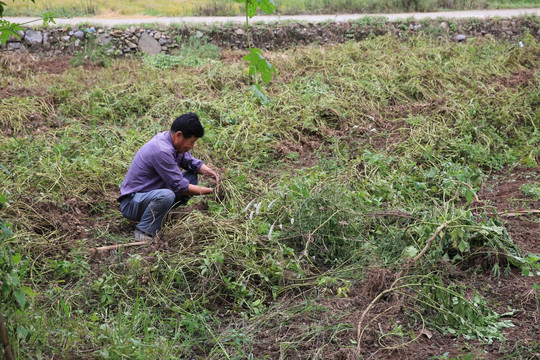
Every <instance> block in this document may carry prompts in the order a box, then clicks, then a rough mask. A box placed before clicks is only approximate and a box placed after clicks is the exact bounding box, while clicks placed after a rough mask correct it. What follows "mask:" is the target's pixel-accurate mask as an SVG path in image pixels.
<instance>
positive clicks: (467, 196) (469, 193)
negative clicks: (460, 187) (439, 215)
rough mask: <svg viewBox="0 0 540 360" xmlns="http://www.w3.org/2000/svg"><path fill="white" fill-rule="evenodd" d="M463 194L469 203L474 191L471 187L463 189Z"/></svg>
mask: <svg viewBox="0 0 540 360" xmlns="http://www.w3.org/2000/svg"><path fill="white" fill-rule="evenodd" d="M464 196H465V199H466V200H467V202H468V203H470V202H471V201H473V199H474V192H473V191H472V190H471V189H467V190H465V193H464Z"/></svg>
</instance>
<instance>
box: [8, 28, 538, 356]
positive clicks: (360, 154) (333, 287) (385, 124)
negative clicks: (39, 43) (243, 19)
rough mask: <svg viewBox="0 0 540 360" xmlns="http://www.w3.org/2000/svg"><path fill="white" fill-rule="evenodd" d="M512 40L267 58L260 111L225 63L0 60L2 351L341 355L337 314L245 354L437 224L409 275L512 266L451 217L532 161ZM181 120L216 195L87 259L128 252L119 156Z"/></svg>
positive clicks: (520, 67) (493, 228) (387, 42)
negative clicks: (40, 65)
mask: <svg viewBox="0 0 540 360" xmlns="http://www.w3.org/2000/svg"><path fill="white" fill-rule="evenodd" d="M523 41H524V42H525V46H524V47H519V46H517V45H516V44H513V43H509V42H506V41H498V40H493V39H471V40H470V41H468V42H467V43H464V44H456V43H451V42H446V41H440V40H434V39H432V38H429V37H425V36H415V37H412V38H410V39H408V40H400V39H398V38H395V37H392V36H384V37H379V38H374V39H369V40H366V41H363V42H360V43H354V42H349V43H346V44H343V45H334V46H328V47H316V46H309V47H303V48H297V49H294V50H289V51H284V52H276V53H271V54H268V57H269V59H270V61H271V62H272V63H273V64H274V65H275V66H276V67H277V68H278V69H279V78H278V80H277V81H275V82H273V83H272V84H271V85H269V86H268V87H267V88H266V89H265V91H266V93H267V96H268V98H269V100H270V102H269V104H268V105H266V106H261V105H259V104H258V103H257V102H256V101H255V100H254V98H253V97H252V93H251V91H250V85H251V79H250V78H249V76H248V75H246V72H245V71H244V69H245V67H246V64H245V63H243V62H242V61H241V60H238V61H231V60H230V59H229V60H227V61H224V60H220V59H214V60H213V61H206V60H207V59H206V58H205V59H201V61H192V62H191V61H187V62H177V63H175V62H171V64H172V65H171V66H166V67H161V66H155V65H156V64H154V63H152V62H148V61H146V62H143V61H140V60H138V59H114V60H111V61H110V66H108V67H92V68H90V69H84V70H83V68H81V67H69V68H68V69H67V70H66V71H65V72H64V73H63V74H48V73H46V72H34V71H33V70H32V63H31V62H25V63H23V64H22V65H21V66H23V69H19V67H18V66H19V59H17V58H16V57H10V56H7V55H2V56H3V57H4V59H3V60H4V62H3V63H5V64H6V66H4V67H2V69H1V70H0V71H1V77H2V79H3V80H2V81H3V82H4V83H5V84H6V86H7V87H9V88H10V89H12V90H15V89H20V88H23V87H24V88H25V89H26V90H27V91H26V92H25V94H24V95H21V96H19V95H14V96H10V97H9V98H4V99H2V100H1V102H0V119H1V121H2V124H1V125H2V126H1V127H0V132H1V136H0V164H1V165H3V166H4V167H6V168H7V169H8V170H9V173H8V172H3V171H0V182H1V184H2V185H1V187H0V192H1V193H3V194H5V196H6V197H7V198H8V205H9V206H7V207H5V208H4V209H2V212H3V213H2V217H3V218H4V219H5V220H6V221H7V222H8V223H9V224H10V225H11V227H12V229H13V233H14V235H13V237H12V238H11V239H10V240H9V241H8V243H7V244H4V245H9V246H10V247H12V248H13V249H14V250H15V251H16V252H18V253H20V254H21V258H22V260H21V262H20V266H19V273H20V275H21V278H24V279H26V280H25V285H26V286H27V287H28V288H29V289H30V290H31V291H28V294H27V295H28V298H29V301H31V303H32V306H31V307H30V308H29V310H28V311H27V312H26V313H20V314H16V315H15V316H14V317H12V318H11V319H10V320H9V324H8V325H9V327H10V328H12V329H16V328H17V326H23V327H24V328H25V329H27V330H28V334H27V335H24V332H20V333H17V334H18V335H17V334H15V335H13V336H14V337H17V336H18V341H15V342H13V343H14V344H15V348H16V349H15V350H16V351H17V352H18V353H19V354H20V356H21V357H22V358H24V357H29V356H33V355H35V354H40V356H42V357H44V358H52V357H53V356H54V357H63V358H74V357H83V358H84V357H89V356H90V357H93V358H103V359H119V358H139V357H143V358H146V359H154V358H155V359H158V358H170V359H175V358H177V359H181V358H214V359H223V358H249V357H257V358H264V356H265V355H269V356H270V357H272V358H277V357H279V356H282V357H287V356H295V355H294V354H296V355H297V356H299V357H301V358H306V357H317V356H322V355H321V354H325V352H326V351H332V350H334V351H336V350H337V349H340V348H342V347H347V346H348V347H350V346H351V344H353V343H354V341H356V340H355V339H356V337H355V335H354V333H352V331H351V329H353V328H354V326H355V324H351V323H350V322H348V321H347V320H346V318H345V315H346V314H343V316H344V317H340V316H335V314H333V315H328V317H327V318H325V319H326V320H325V321H324V322H323V323H321V325H320V326H318V327H311V328H303V330H302V332H294V333H291V334H290V336H288V337H287V336H282V337H278V340H277V342H278V343H277V346H278V347H279V350H275V351H277V352H270V353H265V351H266V350H262V349H261V347H260V346H259V345H260V344H259V341H258V340H259V339H260V338H261V337H262V336H264V334H265V332H264V331H265V330H268V329H273V328H276V326H274V325H273V324H276V323H280V322H285V323H288V322H290V321H293V320H294V318H295V317H297V316H299V315H300V314H308V315H306V316H311V315H313V316H315V315H317V316H322V315H320V314H325V313H326V312H328V311H329V310H328V309H326V308H324V307H323V306H321V305H316V301H317V299H318V298H319V297H322V296H329V297H330V298H332V297H336V296H346V295H347V294H348V293H349V292H350V284H353V283H356V282H358V281H359V280H361V279H363V278H364V277H366V276H367V273H368V269H369V268H372V267H380V268H387V269H390V271H392V270H394V271H396V272H397V271H399V269H400V268H401V267H402V266H404V265H405V264H406V263H407V262H408V261H409V259H410V257H411V254H412V255H413V256H414V254H418V253H419V251H420V250H421V249H422V248H424V246H425V245H426V243H427V242H428V239H429V238H430V237H431V235H432V234H433V232H434V231H435V229H436V228H437V226H439V225H440V224H442V223H447V224H448V231H446V232H444V234H441V236H440V237H438V238H437V241H436V245H434V246H432V247H431V248H430V249H429V251H428V252H427V253H426V255H425V257H423V258H422V259H421V264H423V265H424V266H425V267H420V266H419V268H418V269H416V270H415V271H417V272H418V274H419V276H428V273H429V272H430V270H428V269H430V268H431V267H432V266H435V264H436V263H437V261H438V260H440V259H446V261H448V262H451V263H452V262H453V263H455V264H459V263H460V262H461V261H462V259H463V258H466V257H467V256H469V255H470V254H471V252H472V251H473V250H474V249H475V248H478V247H482V248H489V249H492V251H493V252H494V253H495V254H504V255H505V256H507V257H513V258H516V259H517V258H518V257H519V256H520V255H521V251H520V249H519V248H518V247H517V246H516V245H515V244H514V243H513V242H512V240H511V239H510V237H509V236H508V233H507V232H506V230H505V228H504V227H503V226H502V225H501V223H500V222H499V221H498V220H497V218H496V217H495V218H493V217H488V216H487V214H488V213H489V212H490V208H480V209H475V211H472V209H471V208H470V204H469V202H470V200H471V199H470V197H471V196H472V195H471V194H474V192H476V191H478V189H480V187H481V186H482V183H483V181H484V179H485V178H486V176H488V175H489V174H490V172H491V171H493V170H495V169H500V168H501V167H503V166H505V165H512V164H516V163H518V164H523V165H532V166H537V163H538V161H539V160H540V158H539V156H540V154H539V150H538V149H539V148H540V147H539V142H540V134H539V133H538V127H539V125H540V124H539V123H538V116H537V106H536V104H537V102H538V100H537V99H538V93H539V84H540V82H539V80H540V78H539V73H538V71H537V69H536V68H535V66H536V65H535V64H536V63H537V58H538V54H539V52H540V48H539V45H538V43H537V42H535V41H534V39H532V38H530V37H528V38H526V39H523ZM189 53H190V52H189V51H188V50H186V49H185V50H184V52H183V53H182V54H183V55H182V56H184V57H186V56H188V54H189ZM204 54H207V53H206V52H200V56H203V57H204V56H207V55H204ZM240 58H241V57H240V56H239V57H238V59H240ZM107 63H108V62H105V63H103V64H107ZM200 64H203V65H202V66H199V65H200ZM524 75H525V76H524ZM520 76H521V77H520ZM508 78H516V79H517V78H520V79H522V80H521V81H519V82H517V85H516V86H514V87H507V86H505V85H504V84H505V83H506V82H505V81H504V80H505V79H508ZM513 83H515V82H513ZM44 89H45V90H44ZM43 91H45V94H44V93H43ZM187 111H195V112H197V113H198V114H199V115H200V116H201V118H202V121H203V123H204V125H205V128H206V135H205V137H204V138H202V139H201V141H200V142H199V143H198V145H197V147H196V148H195V150H194V153H195V154H194V155H195V156H197V157H200V158H202V159H204V160H206V161H208V162H209V163H210V164H212V165H215V166H217V167H219V168H221V173H222V175H223V192H222V194H221V196H220V197H218V198H206V199H204V200H201V199H197V200H195V202H196V203H198V202H199V201H202V202H201V203H199V204H198V206H199V208H201V209H202V210H200V211H199V210H192V211H190V212H188V213H183V212H180V213H176V214H171V216H170V219H169V221H168V222H167V224H166V226H165V228H164V230H163V233H162V239H163V242H161V243H157V244H154V245H152V246H151V247H149V248H142V249H137V250H134V249H130V250H127V249H126V250H120V251H118V252H111V253H109V254H106V255H104V256H103V257H100V258H94V257H90V256H89V255H88V249H89V248H90V247H94V246H98V245H106V244H116V243H125V242H129V241H130V240H131V236H132V230H133V225H132V224H130V223H129V222H127V221H126V220H124V219H123V218H122V216H121V215H120V213H119V211H118V206H117V204H116V202H115V198H116V196H118V186H119V184H120V183H121V181H122V179H123V176H124V174H125V172H126V171H127V167H128V166H129V162H130V161H131V158H132V156H133V154H134V153H135V152H136V151H137V149H138V148H139V147H140V146H141V145H142V144H143V143H144V142H145V141H147V140H148V139H149V138H150V137H151V136H153V134H155V133H156V132H158V131H162V130H165V129H167V128H168V126H169V125H170V121H171V120H172V119H173V118H174V117H176V116H177V115H178V114H181V113H183V112H187ZM203 181H204V179H203ZM501 256H502V255H501ZM497 266H500V267H504V266H505V264H504V262H502V261H501V262H500V265H499V263H498V262H497ZM430 281H432V283H433V284H435V285H436V284H439V282H438V281H439V280H437V278H436V279H432V278H431V280H430ZM441 281H442V280H441ZM435 285H434V286H435ZM452 291H453V290H452ZM298 294H302V298H296V296H297V295H298ZM443 295H444V294H438V295H437V296H432V297H426V299H427V300H426V303H427V302H429V304H430V306H432V305H433V304H436V302H437V301H439V300H438V299H439V297H443ZM426 296H427V295H426ZM460 296H461V295H460ZM291 299H294V301H291ZM433 306H435V305H433ZM464 306H465V305H464ZM482 306H484V305H482ZM417 311H421V310H417ZM422 311H425V313H423V314H424V316H426V317H427V316H430V314H429V311H428V310H425V309H424V310H422ZM454 311H457V310H454ZM433 321H437V318H434V320H433ZM467 324H468V326H469V325H470V324H469V323H467ZM323 325H324V326H323ZM481 325H482V324H480V325H478V324H477V325H475V326H481ZM488 325H489V324H488ZM299 326H300V325H299ZM482 326H483V325H482ZM485 328H487V327H485ZM291 329H292V328H291ZM280 336H281V335H280ZM268 351H271V350H268ZM280 354H281V355H280ZM317 354H319V355H317Z"/></svg>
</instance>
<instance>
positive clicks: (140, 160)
mask: <svg viewBox="0 0 540 360" xmlns="http://www.w3.org/2000/svg"><path fill="white" fill-rule="evenodd" d="M202 164H203V162H202V161H201V160H199V159H195V158H194V157H193V156H192V155H191V153H190V152H189V151H188V152H186V153H184V154H180V153H178V152H177V151H176V149H175V148H174V145H173V142H172V139H171V135H170V133H169V131H164V132H162V133H159V134H157V135H156V136H154V137H153V138H152V140H150V141H149V142H147V143H146V144H144V145H143V146H142V147H141V148H140V149H139V151H137V154H135V157H134V158H133V161H132V162H131V165H130V166H129V170H128V172H127V174H126V177H125V178H124V181H123V182H122V186H121V187H120V197H119V198H118V201H120V200H121V199H122V197H124V196H126V195H130V194H134V193H137V192H148V191H152V190H158V189H171V190H172V191H174V192H175V193H183V192H185V191H186V190H187V189H188V187H189V181H188V180H187V179H185V178H184V177H183V176H182V171H180V169H179V167H181V168H183V169H185V170H188V171H191V172H193V173H197V172H198V171H199V169H200V168H201V166H202Z"/></svg>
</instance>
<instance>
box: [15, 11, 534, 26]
mask: <svg viewBox="0 0 540 360" xmlns="http://www.w3.org/2000/svg"><path fill="white" fill-rule="evenodd" d="M523 15H536V16H540V8H534V9H508V10H473V11H445V12H431V13H403V14H349V15H347V14H344V15H283V16H264V15H261V16H255V17H254V18H253V19H251V20H250V21H251V22H252V23H260V22H263V23H269V22H278V21H305V22H313V23H315V22H326V21H336V22H344V21H349V20H357V19H360V18H363V17H366V16H371V17H374V16H384V17H386V18H388V19H389V20H390V21H395V20H397V19H407V18H414V19H416V20H421V19H426V18H430V19H437V18H440V17H443V18H470V17H474V18H491V17H505V18H508V17H514V16H523ZM5 19H6V20H8V21H11V22H16V23H19V24H21V23H27V22H31V21H33V20H36V18H29V17H24V18H23V17H18V18H17V17H6V18H5ZM55 20H56V24H57V25H59V26H62V25H77V24H83V23H84V24H92V25H96V26H98V25H99V26H116V25H126V24H145V23H146V24H148V23H152V24H156V23H158V24H163V25H170V24H217V23H239V22H245V21H246V18H245V17H244V16H233V17H219V16H217V17H194V16H189V17H141V18H135V17H130V18H97V17H96V18H57V19H55ZM31 24H35V25H39V24H40V22H39V21H36V22H32V23H31ZM31 24H28V25H31Z"/></svg>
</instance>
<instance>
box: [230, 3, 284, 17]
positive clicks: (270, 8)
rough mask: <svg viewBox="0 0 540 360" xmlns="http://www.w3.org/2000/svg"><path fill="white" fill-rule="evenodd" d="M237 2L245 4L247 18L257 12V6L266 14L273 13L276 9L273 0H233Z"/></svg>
mask: <svg viewBox="0 0 540 360" xmlns="http://www.w3.org/2000/svg"><path fill="white" fill-rule="evenodd" d="M234 1H235V2H237V3H239V4H246V14H247V16H248V17H249V18H252V17H254V16H255V15H256V14H257V8H259V7H260V8H261V9H262V11H264V12H265V13H267V14H273V13H274V12H275V11H276V4H275V2H274V0H234Z"/></svg>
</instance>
